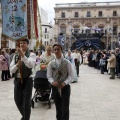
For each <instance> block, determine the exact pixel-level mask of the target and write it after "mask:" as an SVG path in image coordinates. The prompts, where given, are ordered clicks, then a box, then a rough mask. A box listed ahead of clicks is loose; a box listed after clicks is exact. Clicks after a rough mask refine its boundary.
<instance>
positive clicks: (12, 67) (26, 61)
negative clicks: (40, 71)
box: [10, 52, 36, 77]
mask: <svg viewBox="0 0 120 120" xmlns="http://www.w3.org/2000/svg"><path fill="white" fill-rule="evenodd" d="M21 61H23V62H24V64H25V66H27V67H28V68H34V66H35V63H36V55H35V54H34V53H33V52H31V53H30V56H29V57H28V58H27V57H26V56H25V55H24V57H23V58H21ZM17 70H18V67H17V66H16V64H15V55H14V57H13V59H12V62H11V64H10V72H11V73H15V72H16V71H17ZM30 77H33V76H32V75H30Z"/></svg>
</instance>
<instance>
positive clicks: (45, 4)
mask: <svg viewBox="0 0 120 120" xmlns="http://www.w3.org/2000/svg"><path fill="white" fill-rule="evenodd" d="M73 1H74V2H73ZM108 1H117V0H50V1H48V0H38V4H39V6H40V7H42V8H43V9H44V10H45V11H46V12H47V13H48V19H49V22H50V21H52V22H53V21H54V20H53V19H54V17H55V14H54V7H55V4H57V3H80V2H108Z"/></svg>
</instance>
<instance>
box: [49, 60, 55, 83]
mask: <svg viewBox="0 0 120 120" xmlns="http://www.w3.org/2000/svg"><path fill="white" fill-rule="evenodd" d="M47 78H48V81H49V82H50V83H51V84H52V82H53V81H54V80H53V77H52V68H51V62H50V63H49V64H48V67H47Z"/></svg>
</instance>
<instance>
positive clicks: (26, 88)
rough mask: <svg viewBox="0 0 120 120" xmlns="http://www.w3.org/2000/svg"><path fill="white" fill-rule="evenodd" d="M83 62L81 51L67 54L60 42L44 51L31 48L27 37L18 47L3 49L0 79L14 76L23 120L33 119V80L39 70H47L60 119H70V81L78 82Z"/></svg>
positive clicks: (15, 95) (16, 94)
mask: <svg viewBox="0 0 120 120" xmlns="http://www.w3.org/2000/svg"><path fill="white" fill-rule="evenodd" d="M80 64H81V55H80V53H79V51H77V50H75V51H74V53H72V52H71V51H68V53H67V54H64V53H63V50H62V46H61V45H59V44H55V45H54V46H47V47H46V50H45V52H43V53H42V52H41V51H39V50H38V51H30V50H29V40H28V39H27V38H25V39H23V40H21V41H20V47H17V48H16V49H12V50H11V49H5V48H3V49H1V50H0V71H2V72H1V80H2V81H7V80H10V78H12V77H14V101H15V104H16V106H17V108H18V110H19V112H20V114H21V115H22V118H21V120H30V114H31V97H32V88H33V79H34V76H35V73H36V71H38V70H46V71H47V73H46V74H47V78H48V81H49V83H50V84H51V87H52V91H53V94H52V96H53V99H54V101H55V106H56V118H57V120H60V119H62V120H63V119H65V120H69V101H70V83H71V82H77V80H78V77H79V65H80Z"/></svg>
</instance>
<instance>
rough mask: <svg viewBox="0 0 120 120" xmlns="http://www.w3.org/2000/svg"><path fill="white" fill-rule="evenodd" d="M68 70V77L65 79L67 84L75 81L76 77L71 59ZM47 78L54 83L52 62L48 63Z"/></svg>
mask: <svg viewBox="0 0 120 120" xmlns="http://www.w3.org/2000/svg"><path fill="white" fill-rule="evenodd" d="M67 70H68V77H67V79H66V80H65V81H64V82H65V84H66V85H67V84H69V83H71V82H72V81H73V78H74V75H73V71H72V65H71V63H70V62H69V61H68V66H67ZM47 78H48V81H49V82H50V83H51V84H52V82H53V81H54V79H53V77H52V68H51V62H50V63H49V64H48V68H47Z"/></svg>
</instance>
